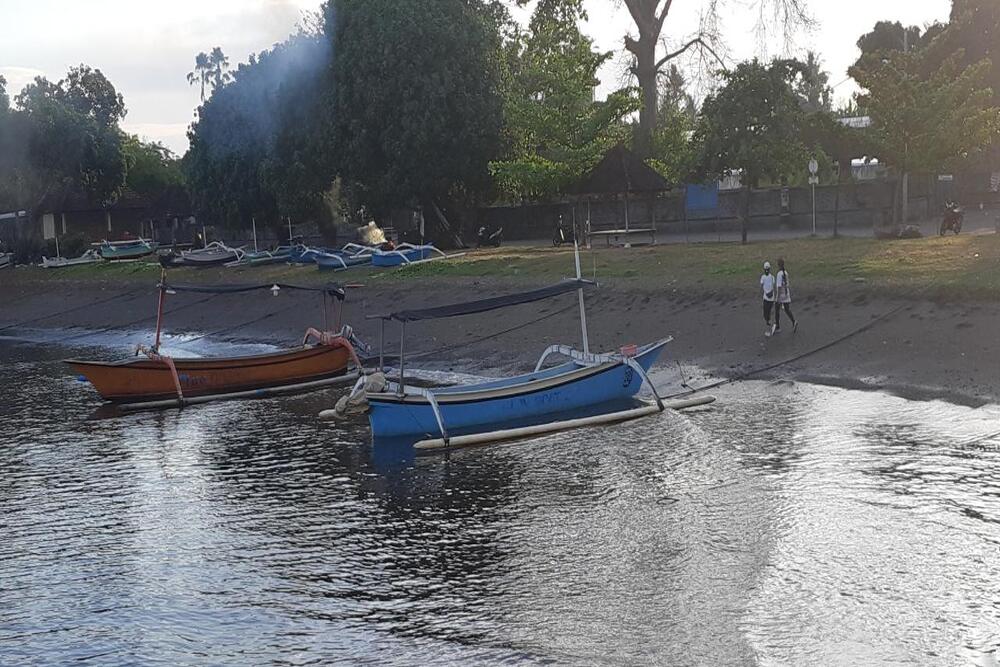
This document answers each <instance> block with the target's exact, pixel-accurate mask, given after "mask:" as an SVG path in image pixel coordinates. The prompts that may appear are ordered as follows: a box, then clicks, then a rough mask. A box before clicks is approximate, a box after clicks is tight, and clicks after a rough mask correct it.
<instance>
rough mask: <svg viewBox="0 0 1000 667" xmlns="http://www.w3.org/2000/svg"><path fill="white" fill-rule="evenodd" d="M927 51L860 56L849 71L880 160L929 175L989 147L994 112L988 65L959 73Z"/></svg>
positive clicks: (999, 120)
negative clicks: (867, 118)
mask: <svg viewBox="0 0 1000 667" xmlns="http://www.w3.org/2000/svg"><path fill="white" fill-rule="evenodd" d="M932 58H934V55H933V52H932V51H931V50H930V49H929V48H926V47H925V48H917V49H915V50H911V51H908V52H903V51H896V50H893V51H881V52H873V53H868V54H866V55H864V56H862V58H861V60H859V61H858V63H857V64H855V65H854V66H853V67H852V68H851V69H850V74H851V76H853V77H854V78H855V80H856V81H857V82H858V85H859V86H861V88H862V89H863V92H862V93H861V94H860V95H859V100H858V101H859V103H860V104H861V105H862V106H864V107H865V109H867V111H868V113H869V114H870V115H871V117H872V121H873V127H872V129H871V130H870V132H869V135H870V137H871V139H872V141H873V142H874V145H875V147H876V149H877V151H878V156H879V158H880V159H882V160H884V161H886V162H888V163H889V164H891V165H894V166H896V167H898V168H899V169H900V170H901V171H903V172H906V171H912V170H924V171H929V172H934V171H937V170H939V169H943V168H948V167H949V166H952V165H955V164H956V161H958V160H967V159H970V158H974V157H975V156H976V155H977V154H978V153H980V152H981V151H983V150H984V149H986V148H987V147H988V146H989V145H990V144H991V143H992V142H994V141H996V139H997V136H998V132H1000V109H997V108H996V107H995V106H993V101H992V98H993V91H992V90H991V89H990V87H989V81H988V78H989V74H990V67H991V64H990V63H989V62H988V61H981V62H979V63H977V64H975V65H970V66H967V67H966V66H963V65H962V63H961V59H962V54H961V53H960V52H959V53H955V54H952V55H951V56H950V57H948V58H946V59H945V60H944V61H943V62H941V63H940V64H938V63H937V62H935V61H934V60H936V59H934V60H931V59H932Z"/></svg>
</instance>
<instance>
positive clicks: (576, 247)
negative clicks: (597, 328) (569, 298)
mask: <svg viewBox="0 0 1000 667" xmlns="http://www.w3.org/2000/svg"><path fill="white" fill-rule="evenodd" d="M573 253H574V255H575V257H576V279H577V280H583V274H582V273H581V272H580V243H579V242H578V241H577V240H576V231H575V230H574V232H573ZM576 295H577V298H578V299H579V301H580V329H581V330H582V332H583V353H584V354H590V339H589V337H588V336H587V310H586V308H584V305H583V287H581V288H580V289H578V290H577V291H576Z"/></svg>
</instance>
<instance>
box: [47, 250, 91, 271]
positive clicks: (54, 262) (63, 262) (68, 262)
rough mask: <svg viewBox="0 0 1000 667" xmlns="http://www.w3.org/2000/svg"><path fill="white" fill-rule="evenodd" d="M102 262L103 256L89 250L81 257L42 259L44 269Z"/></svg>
mask: <svg viewBox="0 0 1000 667" xmlns="http://www.w3.org/2000/svg"><path fill="white" fill-rule="evenodd" d="M100 261H101V255H100V253H98V252H97V251H96V250H88V251H86V252H85V253H83V254H82V255H80V256H79V257H73V258H72V259H67V258H65V257H42V267H43V268H46V269H61V268H63V267H66V266H80V265H81V264H93V263H95V262H100Z"/></svg>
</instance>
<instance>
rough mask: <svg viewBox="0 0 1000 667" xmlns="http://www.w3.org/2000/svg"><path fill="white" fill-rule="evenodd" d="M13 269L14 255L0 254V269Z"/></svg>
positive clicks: (10, 253) (9, 253)
mask: <svg viewBox="0 0 1000 667" xmlns="http://www.w3.org/2000/svg"><path fill="white" fill-rule="evenodd" d="M12 268H14V253H12V252H0V269H12Z"/></svg>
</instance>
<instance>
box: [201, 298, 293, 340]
mask: <svg viewBox="0 0 1000 667" xmlns="http://www.w3.org/2000/svg"><path fill="white" fill-rule="evenodd" d="M298 307H299V304H297V303H293V304H291V305H289V306H286V307H285V308H282V309H280V310H275V311H273V312H270V313H265V314H264V315H261V316H260V317H255V318H253V319H252V320H247V321H246V322H243V323H241V324H237V325H235V326H231V327H226V328H224V329H218V330H216V331H209V332H208V333H203V334H199V335H197V336H195V337H194V338H185V339H184V340H183V341H182V342H183V343H185V344H186V343H193V342H194V341H196V340H201V339H202V338H208V337H210V336H218V335H220V334H224V333H230V332H232V331H236V330H238V329H242V328H244V327H248V326H250V325H251V324H257V323H258V322H263V321H264V320H266V319H269V318H272V317H274V316H276V315H281V314H282V313H285V312H288V311H289V310H292V309H293V308H298Z"/></svg>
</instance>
